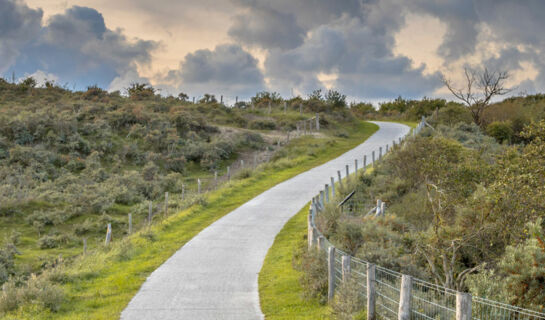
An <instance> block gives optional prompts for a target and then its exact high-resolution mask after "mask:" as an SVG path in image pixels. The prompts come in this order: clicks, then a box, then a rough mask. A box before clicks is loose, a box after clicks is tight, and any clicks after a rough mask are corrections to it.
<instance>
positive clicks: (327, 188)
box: [324, 183, 329, 203]
mask: <svg viewBox="0 0 545 320" xmlns="http://www.w3.org/2000/svg"><path fill="white" fill-rule="evenodd" d="M324 192H325V202H326V203H329V185H328V184H327V183H326V184H325V189H324Z"/></svg>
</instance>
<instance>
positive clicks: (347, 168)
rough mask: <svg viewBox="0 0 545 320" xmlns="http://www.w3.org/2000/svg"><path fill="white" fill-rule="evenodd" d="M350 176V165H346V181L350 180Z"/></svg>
mask: <svg viewBox="0 0 545 320" xmlns="http://www.w3.org/2000/svg"><path fill="white" fill-rule="evenodd" d="M349 176H350V170H349V166H348V165H346V181H348V177H349Z"/></svg>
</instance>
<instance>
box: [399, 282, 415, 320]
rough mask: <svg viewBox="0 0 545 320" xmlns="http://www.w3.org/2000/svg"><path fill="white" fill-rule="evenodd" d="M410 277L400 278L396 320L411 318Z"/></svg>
mask: <svg viewBox="0 0 545 320" xmlns="http://www.w3.org/2000/svg"><path fill="white" fill-rule="evenodd" d="M411 287H412V278H411V276H407V275H402V276H401V289H400V290H399V310H398V312H397V319H398V320H409V319H410V318H411Z"/></svg>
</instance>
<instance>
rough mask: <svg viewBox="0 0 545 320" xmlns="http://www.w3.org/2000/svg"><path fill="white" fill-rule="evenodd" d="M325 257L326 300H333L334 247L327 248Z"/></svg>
mask: <svg viewBox="0 0 545 320" xmlns="http://www.w3.org/2000/svg"><path fill="white" fill-rule="evenodd" d="M327 253H328V255H327V284H328V286H327V300H328V301H331V300H333V295H334V294H335V247H333V246H332V247H329V249H328V252H327Z"/></svg>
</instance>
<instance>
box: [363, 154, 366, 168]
mask: <svg viewBox="0 0 545 320" xmlns="http://www.w3.org/2000/svg"><path fill="white" fill-rule="evenodd" d="M365 167H367V156H365V155H364V156H363V172H365Z"/></svg>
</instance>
